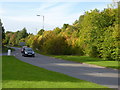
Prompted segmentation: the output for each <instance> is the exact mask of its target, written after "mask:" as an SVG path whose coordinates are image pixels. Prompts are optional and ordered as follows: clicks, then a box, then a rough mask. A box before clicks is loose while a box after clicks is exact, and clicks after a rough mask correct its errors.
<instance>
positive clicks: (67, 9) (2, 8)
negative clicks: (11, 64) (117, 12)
mask: <svg viewBox="0 0 120 90" xmlns="http://www.w3.org/2000/svg"><path fill="white" fill-rule="evenodd" d="M104 1H105V0H104ZM108 4H111V1H109V2H87V1H86V2H83V1H71V2H70V1H66V2H65V1H64V2H61V1H59V2H57V1H55V2H49V1H41V2H38V1H36V2H35V1H29V2H28V1H26V2H25V1H20V2H17V1H11V2H8V1H6V2H5V1H4V2H0V18H1V21H2V23H3V26H4V28H5V30H6V31H14V32H15V31H18V30H22V29H23V28H24V27H26V29H27V31H28V32H29V33H33V34H36V33H37V32H38V31H39V30H40V29H42V28H43V16H44V29H45V30H53V29H54V28H56V27H60V28H61V27H62V26H63V24H64V23H66V24H70V25H71V24H73V23H74V21H75V20H78V19H79V17H80V15H83V14H84V13H85V11H89V10H93V9H95V8H97V9H99V10H103V9H104V8H107V5H108ZM37 15H41V16H37Z"/></svg>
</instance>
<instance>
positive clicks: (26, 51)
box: [22, 47, 35, 57]
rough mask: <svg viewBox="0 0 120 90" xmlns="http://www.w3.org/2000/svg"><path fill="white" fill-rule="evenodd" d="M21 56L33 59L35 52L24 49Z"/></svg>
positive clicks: (30, 49)
mask: <svg viewBox="0 0 120 90" xmlns="http://www.w3.org/2000/svg"><path fill="white" fill-rule="evenodd" d="M22 56H33V57H35V52H34V51H33V50H32V48H28V47H25V48H24V50H23V51H22Z"/></svg>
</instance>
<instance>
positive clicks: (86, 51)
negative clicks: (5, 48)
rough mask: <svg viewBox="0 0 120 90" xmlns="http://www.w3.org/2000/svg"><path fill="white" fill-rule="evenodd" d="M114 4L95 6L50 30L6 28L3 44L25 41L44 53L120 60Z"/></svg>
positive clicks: (117, 15) (116, 12)
mask: <svg viewBox="0 0 120 90" xmlns="http://www.w3.org/2000/svg"><path fill="white" fill-rule="evenodd" d="M118 8H119V7H117V8H110V7H108V8H106V9H104V10H102V11H99V10H98V9H94V10H91V11H87V12H85V13H84V15H81V16H80V17H79V19H78V20H76V21H75V22H74V23H73V24H72V25H69V24H64V25H63V27H62V28H59V27H56V28H55V29H53V30H49V31H46V30H43V29H41V30H40V31H39V32H38V33H37V35H33V34H28V33H27V30H26V28H23V30H21V31H17V32H6V33H5V37H6V38H5V39H4V40H3V43H4V44H11V45H12V46H15V45H18V44H19V42H26V45H28V46H30V47H32V48H33V49H35V50H38V51H40V52H42V53H45V54H53V55H85V56H90V57H99V58H103V59H105V60H120V30H119V29H118V27H119V22H120V19H119V18H118V17H119V14H118V12H120V11H119V10H120V9H118Z"/></svg>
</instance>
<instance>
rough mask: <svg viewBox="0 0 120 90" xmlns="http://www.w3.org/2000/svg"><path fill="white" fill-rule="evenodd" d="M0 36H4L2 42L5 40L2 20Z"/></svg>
mask: <svg viewBox="0 0 120 90" xmlns="http://www.w3.org/2000/svg"><path fill="white" fill-rule="evenodd" d="M0 36H2V37H1V38H2V40H4V39H5V29H4V27H3V25H2V22H1V19H0Z"/></svg>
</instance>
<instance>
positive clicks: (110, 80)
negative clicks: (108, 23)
mask: <svg viewBox="0 0 120 90" xmlns="http://www.w3.org/2000/svg"><path fill="white" fill-rule="evenodd" d="M14 49H16V51H14V52H13V53H12V54H13V55H14V56H15V57H16V58H18V59H19V60H21V61H23V62H27V63H29V64H32V65H35V66H38V67H42V68H45V69H47V70H51V71H55V72H60V73H64V74H66V75H69V76H72V77H75V78H78V79H81V80H86V81H90V82H94V83H97V84H100V85H104V86H107V87H109V88H118V70H114V69H110V68H104V67H100V66H94V65H89V64H80V63H75V62H72V61H65V60H61V59H55V58H52V57H48V56H44V55H41V54H37V53H36V56H35V57H23V56H22V55H21V53H20V48H14Z"/></svg>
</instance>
